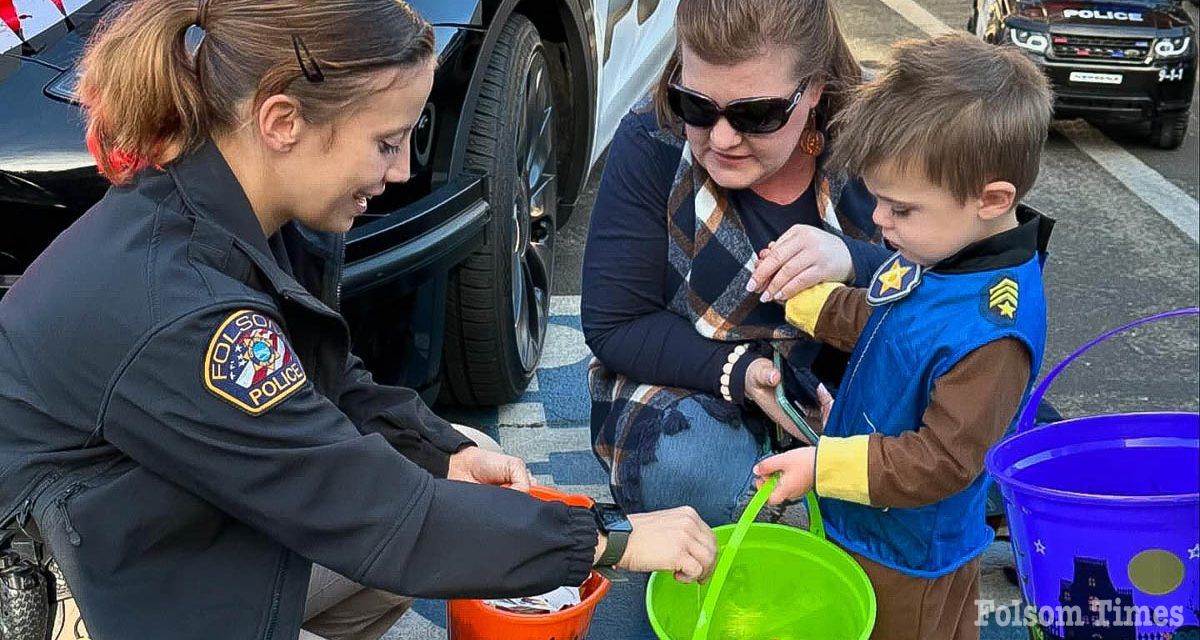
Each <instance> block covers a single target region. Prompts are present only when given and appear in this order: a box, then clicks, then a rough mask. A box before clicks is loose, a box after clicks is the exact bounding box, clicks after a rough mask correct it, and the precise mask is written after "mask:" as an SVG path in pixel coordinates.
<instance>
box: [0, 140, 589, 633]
mask: <svg viewBox="0 0 1200 640" xmlns="http://www.w3.org/2000/svg"><path fill="white" fill-rule="evenodd" d="M341 248H342V246H341V239H340V237H336V236H332V235H327V234H318V233H314V232H310V231H306V230H302V229H300V228H299V227H297V226H295V225H292V224H289V225H287V226H285V227H284V229H282V230H281V231H280V232H279V233H277V234H275V235H273V236H272V237H271V238H270V239H269V240H268V239H267V238H266V237H264V234H263V232H262V229H261V227H260V226H259V223H258V221H257V219H256V218H255V216H254V215H253V212H252V210H251V208H250V203H249V202H248V200H247V199H246V197H245V195H244V193H243V192H242V190H241V188H240V186H239V185H238V183H237V181H236V178H235V177H234V175H233V173H232V171H231V170H230V168H229V166H228V164H227V163H226V162H225V160H224V158H223V157H222V156H221V154H220V152H219V151H218V149H217V148H216V146H215V145H213V144H211V143H208V144H206V145H205V146H204V147H202V148H201V149H200V150H199V151H197V152H196V153H194V154H192V155H189V156H187V157H185V158H183V159H181V160H180V161H179V162H177V163H174V164H172V165H171V166H169V167H168V168H167V170H166V171H148V172H145V173H143V174H141V175H139V177H138V178H137V179H136V180H135V182H134V183H133V184H132V185H130V186H127V187H121V188H113V189H110V191H109V192H108V194H107V195H106V196H105V197H104V198H103V200H101V201H100V202H99V203H98V204H97V205H96V206H94V207H93V208H92V209H91V210H90V211H89V212H88V213H87V214H85V215H84V216H83V217H81V218H80V219H79V221H77V222H76V223H75V224H74V225H72V226H71V228H69V229H68V230H67V231H65V232H64V233H63V234H62V235H61V236H60V237H59V238H57V239H56V240H55V241H54V243H53V244H52V245H51V246H50V247H49V248H48V249H47V250H46V251H45V253H43V254H42V256H40V257H39V258H38V260H37V261H35V262H34V264H33V265H32V266H31V267H30V268H29V270H28V271H27V272H26V273H25V275H24V276H23V277H22V278H21V280H20V281H19V282H18V283H17V284H16V286H15V287H13V289H12V290H11V291H10V292H9V293H8V295H6V296H5V298H4V299H3V301H0V522H2V521H3V520H6V519H9V518H10V517H11V516H13V515H15V516H16V517H17V518H22V519H23V518H26V517H32V518H33V519H34V520H35V521H36V522H37V524H38V525H39V528H40V530H41V532H42V535H43V536H45V538H46V539H47V541H48V542H49V544H50V547H51V548H52V550H53V552H54V554H55V556H56V558H57V559H58V562H59V564H60V566H61V568H62V570H63V573H64V574H65V576H66V578H67V582H68V584H69V585H70V587H71V588H72V590H73V592H74V593H75V595H76V598H77V600H78V603H79V605H80V608H81V611H82V613H83V616H84V619H85V621H86V624H87V626H88V630H89V632H90V633H91V634H92V637H94V638H97V639H98V640H110V639H117V640H124V639H128V638H150V637H162V634H163V633H167V632H165V631H164V630H166V629H169V630H170V631H169V635H170V637H172V638H176V639H180V640H183V639H187V638H196V639H200V638H222V639H238V638H247V639H249V638H276V639H287V638H295V637H296V636H297V634H298V632H299V627H300V623H301V617H302V615H303V608H304V599H305V592H306V588H307V585H308V578H309V570H310V563H311V562H317V563H320V564H322V565H324V566H327V567H329V568H331V569H333V570H335V571H337V572H339V573H341V574H343V575H345V576H347V577H349V578H351V579H353V580H355V581H358V582H360V583H362V584H365V585H368V586H372V587H378V588H383V589H387V590H390V591H394V592H397V593H403V594H406V595H412V596H426V597H481V596H504V595H519V594H530V593H535V592H541V591H545V590H549V589H551V588H554V587H557V586H559V585H564V584H579V583H581V582H582V581H583V580H584V579H585V578H586V576H587V574H588V571H589V570H590V567H591V563H592V555H593V551H594V548H595V544H596V527H595V521H594V519H593V517H592V515H591V513H590V512H589V511H588V510H586V509H580V508H573V507H567V506H565V505H562V504H558V503H543V502H540V501H537V500H535V499H533V498H530V497H528V496H526V495H523V494H520V493H518V492H515V491H511V490H507V489H501V488H496V487H487V486H480V485H473V484H467V483H461V482H453V481H448V480H445V479H442V478H444V476H445V474H446V468H447V460H448V456H449V455H450V454H451V453H452V452H455V451H457V450H459V449H461V448H462V447H464V446H467V445H468V444H469V442H468V441H467V440H465V439H464V438H462V437H461V436H460V435H458V434H457V432H455V431H454V430H453V429H452V427H450V426H449V425H448V424H447V423H446V422H444V421H442V420H440V419H438V418H437V417H435V416H434V415H433V414H432V413H431V412H430V411H429V409H428V408H427V407H426V406H425V405H424V404H423V403H422V402H421V400H420V398H419V396H417V395H416V394H415V393H414V392H413V391H411V390H408V389H401V388H396V387H386V386H380V385H377V384H375V383H374V382H372V380H371V376H370V374H369V373H367V372H366V371H365V370H364V369H363V367H362V364H361V362H360V361H359V360H358V359H357V358H356V357H354V356H353V355H351V354H350V351H349V347H350V336H349V333H348V330H347V327H346V324H345V322H344V321H343V320H342V318H341V317H340V316H339V315H338V313H337V312H336V311H335V309H336V306H337V299H336V295H337V293H336V291H337V282H338V279H339V275H340V270H341ZM231 358H239V359H237V360H233V359H231ZM418 463H419V464H418ZM422 467H424V468H422ZM431 471H432V472H433V473H431Z"/></svg>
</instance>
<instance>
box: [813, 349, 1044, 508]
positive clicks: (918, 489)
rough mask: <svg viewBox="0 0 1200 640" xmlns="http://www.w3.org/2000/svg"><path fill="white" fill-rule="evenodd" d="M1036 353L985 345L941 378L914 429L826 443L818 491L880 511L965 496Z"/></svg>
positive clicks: (1011, 412) (1011, 411) (1010, 413)
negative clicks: (962, 493)
mask: <svg viewBox="0 0 1200 640" xmlns="http://www.w3.org/2000/svg"><path fill="white" fill-rule="evenodd" d="M1029 374H1030V358H1029V352H1028V350H1027V349H1026V348H1025V346H1024V345H1023V344H1021V342H1020V341H1018V340H1017V339H1015V338H1003V339H1000V340H997V341H995V342H990V343H988V344H985V345H983V346H982V347H979V348H978V349H976V350H975V351H973V352H971V353H969V354H967V356H966V357H964V358H963V359H962V360H960V361H959V362H958V364H956V365H955V366H954V368H952V369H950V371H948V372H946V374H945V375H943V376H942V377H940V378H938V380H937V381H936V382H935V383H934V388H933V393H932V395H931V397H930V401H929V406H928V407H926V408H925V413H924V414H923V415H922V417H921V425H920V426H919V427H918V428H917V429H916V430H914V431H908V432H905V433H903V434H900V435H898V436H884V435H882V434H878V433H873V434H870V435H869V436H868V435H856V436H850V437H845V438H837V437H828V436H827V437H823V438H821V441H820V442H819V443H818V444H817V469H816V490H817V493H818V494H820V495H822V496H824V497H829V498H838V499H841V500H849V501H851V502H858V503H861V504H871V505H874V506H878V507H907V508H912V507H920V506H924V505H927V504H932V503H934V502H938V501H939V500H943V499H945V498H948V497H950V496H952V495H954V494H955V493H958V492H959V491H962V490H963V489H965V488H966V487H967V486H969V485H970V484H971V483H972V482H974V481H975V479H976V478H978V477H979V474H980V473H982V472H983V459H984V455H985V454H986V453H987V450H988V448H989V447H991V446H992V445H993V444H995V443H996V442H997V441H999V440H1000V438H1001V437H1002V436H1003V435H1004V432H1005V431H1006V430H1007V429H1008V426H1009V425H1010V424H1011V423H1012V420H1013V418H1014V417H1015V416H1016V413H1017V410H1018V409H1019V408H1020V403H1021V397H1022V396H1023V395H1024V392H1025V386H1026V384H1027V383H1028V382H1029Z"/></svg>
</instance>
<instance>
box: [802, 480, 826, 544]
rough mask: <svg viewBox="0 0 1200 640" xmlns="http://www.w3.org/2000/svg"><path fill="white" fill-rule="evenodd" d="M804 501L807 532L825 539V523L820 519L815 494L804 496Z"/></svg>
mask: <svg viewBox="0 0 1200 640" xmlns="http://www.w3.org/2000/svg"><path fill="white" fill-rule="evenodd" d="M804 501H805V502H806V503H808V532H809V533H811V534H813V535H814V536H817V537H818V538H820V539H822V540H824V539H825V521H824V520H822V519H821V507H820V506H819V505H818V504H817V492H816V491H809V492H808V493H807V494H805V496H804Z"/></svg>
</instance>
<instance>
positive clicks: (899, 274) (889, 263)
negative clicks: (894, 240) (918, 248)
mask: <svg viewBox="0 0 1200 640" xmlns="http://www.w3.org/2000/svg"><path fill="white" fill-rule="evenodd" d="M921 271H922V269H921V265H919V264H917V263H915V262H913V261H912V260H909V259H907V258H905V257H904V256H902V255H900V254H899V253H896V254H893V255H892V257H890V258H888V259H887V260H885V261H884V262H883V266H881V267H879V270H878V271H876V272H875V277H874V278H872V279H871V288H870V289H869V290H868V291H867V304H870V305H871V306H873V307H878V306H879V305H882V304H887V303H889V302H893V301H895V300H899V299H900V298H903V297H904V296H907V295H908V294H910V293H912V290H913V289H916V288H917V285H918V284H920V283H921Z"/></svg>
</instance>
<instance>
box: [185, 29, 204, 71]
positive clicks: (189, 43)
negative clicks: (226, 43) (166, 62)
mask: <svg viewBox="0 0 1200 640" xmlns="http://www.w3.org/2000/svg"><path fill="white" fill-rule="evenodd" d="M207 36H208V32H207V31H205V30H204V27H202V26H200V25H198V24H192V25H189V26H188V28H187V31H184V32H183V50H184V51H185V52H186V53H187V57H188V60H191V61H192V62H195V61H196V52H198V51H200V45H201V44H203V43H204V38H206V37H207Z"/></svg>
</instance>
